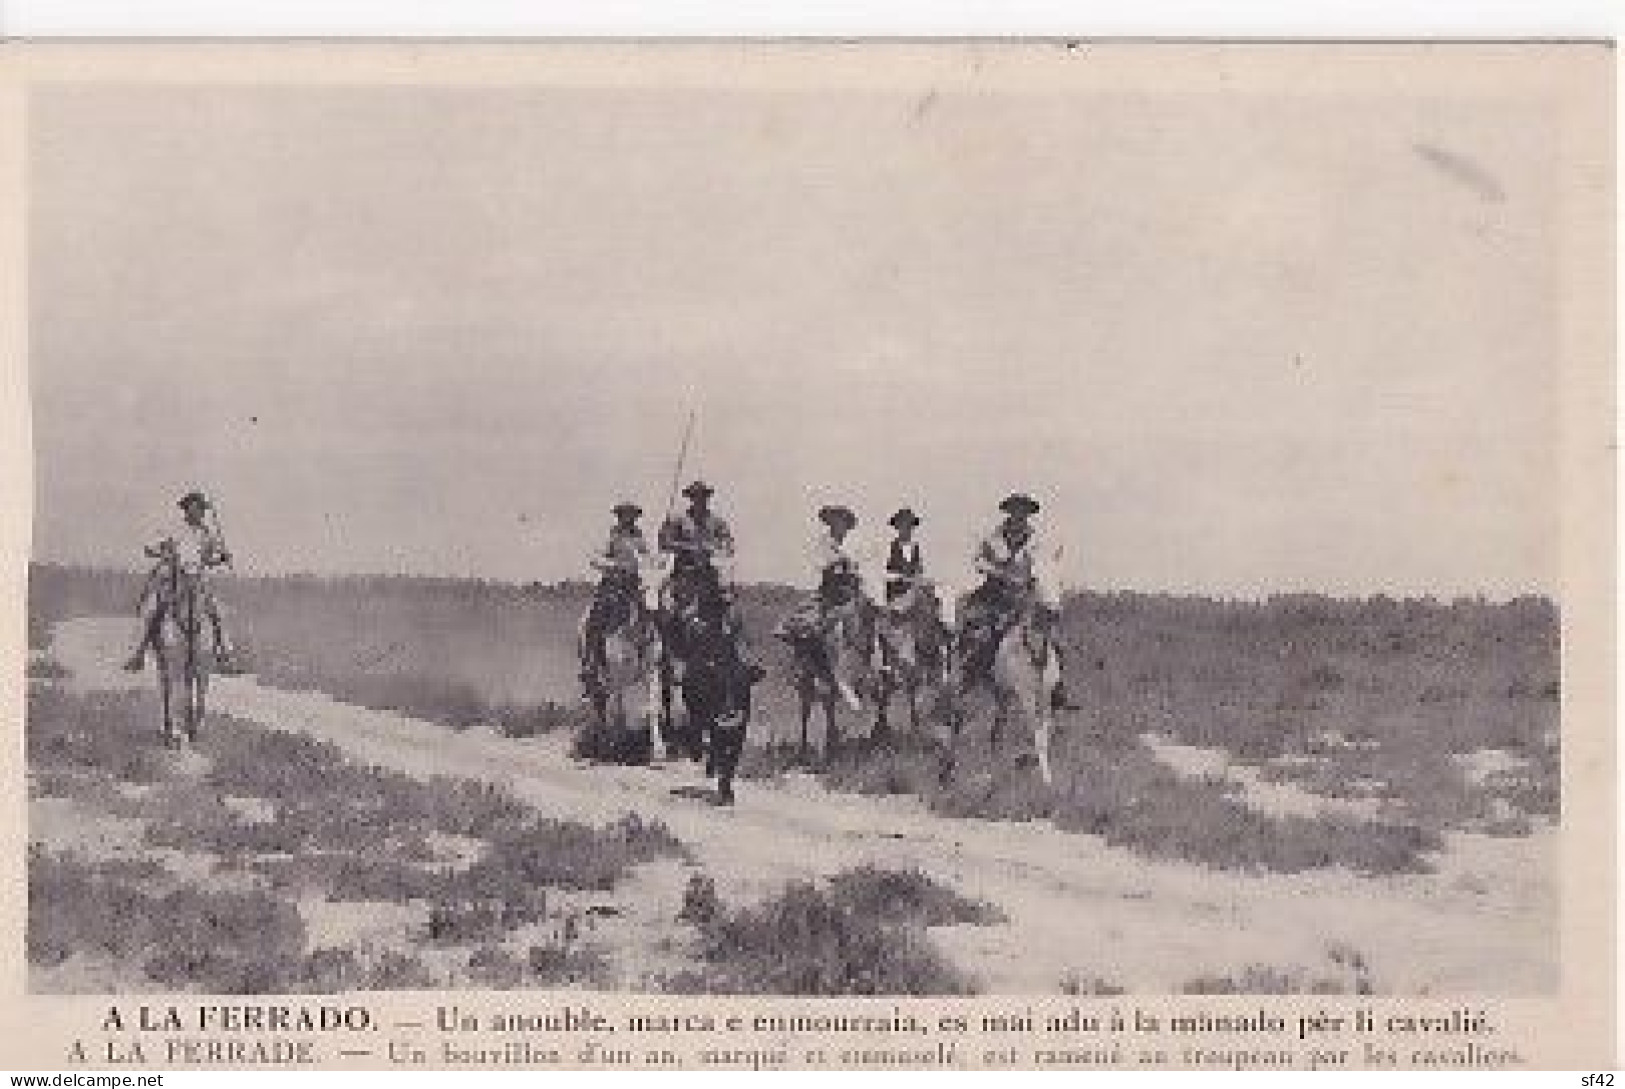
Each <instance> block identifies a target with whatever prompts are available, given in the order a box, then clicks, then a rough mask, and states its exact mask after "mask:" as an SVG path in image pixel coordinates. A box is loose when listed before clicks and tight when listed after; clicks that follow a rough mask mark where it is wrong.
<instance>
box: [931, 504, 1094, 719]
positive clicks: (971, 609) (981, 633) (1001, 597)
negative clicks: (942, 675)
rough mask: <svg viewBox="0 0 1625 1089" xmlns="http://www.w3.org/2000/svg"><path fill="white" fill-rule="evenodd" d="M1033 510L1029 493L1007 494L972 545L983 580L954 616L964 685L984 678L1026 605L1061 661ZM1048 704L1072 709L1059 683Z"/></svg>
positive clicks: (1052, 594) (1052, 590)
mask: <svg viewBox="0 0 1625 1089" xmlns="http://www.w3.org/2000/svg"><path fill="white" fill-rule="evenodd" d="M1039 509H1040V508H1039V504H1038V501H1037V500H1035V499H1033V498H1032V497H1031V496H1029V495H1024V494H1021V493H1019V492H1018V493H1016V494H1014V495H1010V496H1007V497H1006V498H1005V499H1004V501H1003V502H1001V503H1000V504H999V510H1000V511H1002V512H1003V513H1004V519H1003V520H1002V521H1001V522H1000V523H999V524H998V525H997V526H996V527H994V529H993V531H992V532H991V533H989V534H988V535H987V536H986V537H984V538H982V540H981V541H980V542H979V543H978V544H977V546H976V553H975V556H974V558H973V563H974V565H975V568H976V571H977V573H978V574H980V575H981V576H982V577H983V581H982V584H981V585H980V586H978V587H977V588H976V589H975V590H972V591H971V592H970V593H969V594H967V595H966V596H965V599H964V601H963V602H962V603H961V615H960V632H961V637H962V640H963V660H964V665H965V676H964V683H965V684H966V685H967V686H968V685H970V684H973V683H975V682H976V681H977V680H980V679H982V678H984V677H986V675H987V674H988V672H989V670H990V669H991V668H992V661H993V655H994V653H995V651H996V649H997V647H998V644H999V640H1000V639H1002V638H1003V637H1004V635H1005V633H1006V632H1008V631H1009V630H1010V627H1011V625H1013V624H1015V623H1016V622H1017V621H1018V619H1019V614H1020V611H1021V609H1022V608H1023V606H1024V605H1026V604H1029V603H1030V604H1031V605H1032V608H1033V615H1034V619H1035V620H1036V621H1037V623H1038V626H1039V629H1040V631H1041V633H1042V634H1043V636H1044V638H1045V640H1046V641H1047V642H1048V644H1049V646H1050V647H1051V648H1052V649H1053V650H1054V652H1055V654H1056V657H1057V660H1058V661H1059V660H1061V659H1062V654H1063V648H1062V641H1061V638H1060V619H1061V602H1060V594H1059V588H1058V586H1057V585H1056V580H1055V578H1054V575H1053V572H1052V571H1050V570H1049V568H1048V561H1049V556H1048V554H1047V553H1046V552H1045V551H1044V549H1043V548H1042V547H1041V545H1042V541H1041V538H1040V536H1039V534H1038V531H1037V529H1036V528H1035V527H1034V526H1033V524H1032V518H1033V515H1035V514H1037V513H1038V511H1039ZM1051 703H1052V705H1053V706H1054V707H1055V708H1056V709H1057V710H1077V709H1078V708H1077V706H1076V705H1075V704H1073V703H1072V701H1071V698H1070V697H1069V696H1068V694H1067V692H1066V687H1065V684H1064V683H1062V682H1057V683H1056V685H1055V690H1054V692H1052V693H1051Z"/></svg>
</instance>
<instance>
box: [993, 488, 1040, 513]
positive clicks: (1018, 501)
mask: <svg viewBox="0 0 1625 1089" xmlns="http://www.w3.org/2000/svg"><path fill="white" fill-rule="evenodd" d="M999 509H1000V510H1002V511H1003V512H1004V513H1006V514H1037V513H1038V500H1036V499H1034V498H1033V497H1032V496H1030V495H1026V494H1025V493H1022V492H1017V493H1015V494H1014V495H1008V496H1005V498H1004V502H1002V503H1000V504H999Z"/></svg>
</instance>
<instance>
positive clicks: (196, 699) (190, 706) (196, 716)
mask: <svg viewBox="0 0 1625 1089" xmlns="http://www.w3.org/2000/svg"><path fill="white" fill-rule="evenodd" d="M200 639H201V634H194V635H193V636H192V638H191V640H190V642H189V645H188V646H187V655H186V657H187V663H186V664H187V670H186V708H187V712H188V713H187V716H186V737H187V740H188V741H191V742H193V743H194V744H195V743H196V742H197V739H198V735H199V734H200V733H202V732H203V704H204V699H205V690H206V686H207V685H208V683H209V679H208V678H209V671H208V668H207V667H206V666H205V665H204V658H203V652H202V648H201V647H200V646H199V640H200Z"/></svg>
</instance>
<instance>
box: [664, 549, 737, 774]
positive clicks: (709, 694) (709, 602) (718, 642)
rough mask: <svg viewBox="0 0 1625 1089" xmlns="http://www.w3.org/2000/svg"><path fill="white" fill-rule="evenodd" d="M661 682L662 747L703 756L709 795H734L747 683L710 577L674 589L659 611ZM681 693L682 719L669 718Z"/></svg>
mask: <svg viewBox="0 0 1625 1089" xmlns="http://www.w3.org/2000/svg"><path fill="white" fill-rule="evenodd" d="M666 629H667V638H666V640H665V642H664V644H663V646H664V649H665V653H664V654H663V655H662V657H661V662H660V668H659V670H658V677H659V682H660V705H661V727H662V728H661V734H662V740H663V741H664V742H665V744H666V747H667V752H668V754H669V755H674V756H687V757H689V758H690V759H695V760H698V759H702V758H703V759H704V760H705V772H706V775H707V776H708V777H712V778H715V779H716V781H717V787H716V792H715V794H714V795H713V797H712V800H713V802H714V803H715V804H717V805H732V804H733V802H734V792H733V782H734V773H735V771H736V770H737V769H738V766H739V758H740V756H741V754H742V753H743V752H744V749H745V734H746V731H747V730H748V729H749V726H750V717H751V709H752V708H751V705H752V700H751V683H752V678H751V677H750V676H749V675H748V670H747V667H746V665H745V664H744V662H743V661H742V659H741V656H740V647H739V631H738V625H737V622H736V618H735V616H734V611H733V608H732V606H731V605H730V603H729V602H728V600H727V598H726V597H725V596H724V595H723V593H722V591H721V588H720V586H719V585H717V584H716V582H715V581H714V580H710V579H704V580H698V581H697V582H696V583H694V584H692V586H691V589H690V592H688V593H686V594H683V595H681V596H678V595H674V598H673V601H672V602H671V604H670V607H669V608H668V610H667V611H666ZM676 694H680V695H681V698H682V710H683V716H682V717H683V725H682V727H681V728H678V726H677V725H676V719H677V716H676V715H675V714H674V709H673V706H672V704H673V699H674V695H676Z"/></svg>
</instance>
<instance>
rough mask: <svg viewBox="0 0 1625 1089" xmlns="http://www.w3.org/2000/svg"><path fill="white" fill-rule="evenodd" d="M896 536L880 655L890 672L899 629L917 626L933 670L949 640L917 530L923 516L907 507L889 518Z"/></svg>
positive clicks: (889, 556) (888, 558)
mask: <svg viewBox="0 0 1625 1089" xmlns="http://www.w3.org/2000/svg"><path fill="white" fill-rule="evenodd" d="M887 524H888V525H890V526H891V527H892V529H893V530H894V531H895V536H894V537H893V538H892V540H891V543H890V544H889V545H888V546H887V548H886V565H885V576H886V582H885V607H884V610H883V612H882V624H881V632H880V653H881V658H882V665H883V667H884V668H885V669H887V670H888V671H890V670H892V669H893V667H894V666H895V661H894V659H895V652H894V647H893V644H894V641H895V639H896V633H897V630H898V629H900V628H902V627H903V626H904V625H908V624H915V625H916V626H917V630H918V632H919V634H920V636H922V637H923V641H922V642H921V643H919V644H917V646H918V647H919V648H920V649H921V650H923V651H925V652H926V658H927V659H928V661H927V662H926V663H925V664H926V665H927V666H928V667H930V668H940V666H938V665H936V663H937V662H938V661H939V659H938V655H939V654H940V651H941V648H942V647H943V645H944V643H945V641H946V634H947V633H946V631H945V630H944V629H943V625H942V608H941V602H940V601H939V600H938V598H937V594H936V587H935V585H934V584H933V583H932V582H931V580H930V579H929V578H927V577H926V574H925V557H924V555H923V554H922V552H921V551H920V542H919V541H918V540H916V539H915V537H914V530H915V527H917V526H918V525H919V524H920V516H919V515H917V514H915V513H914V511H912V510H910V509H909V508H908V507H904V508H902V509H901V510H899V511H898V512H897V513H895V514H893V515H892V516H891V517H890V518H889V519H887Z"/></svg>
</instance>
